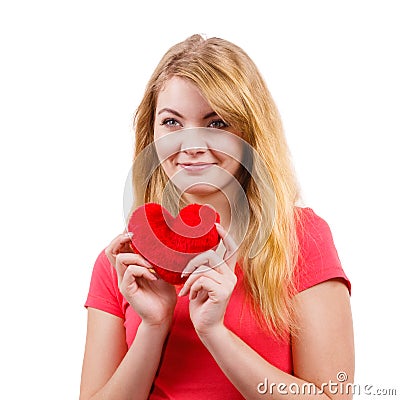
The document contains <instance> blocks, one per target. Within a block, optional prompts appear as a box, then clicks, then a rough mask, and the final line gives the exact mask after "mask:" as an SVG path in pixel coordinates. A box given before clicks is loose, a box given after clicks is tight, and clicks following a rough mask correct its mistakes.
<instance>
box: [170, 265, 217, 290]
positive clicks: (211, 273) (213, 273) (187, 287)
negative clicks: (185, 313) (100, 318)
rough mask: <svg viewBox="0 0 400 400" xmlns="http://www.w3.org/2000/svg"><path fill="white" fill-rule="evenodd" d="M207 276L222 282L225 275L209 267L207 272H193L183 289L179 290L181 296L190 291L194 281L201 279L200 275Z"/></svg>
mask: <svg viewBox="0 0 400 400" xmlns="http://www.w3.org/2000/svg"><path fill="white" fill-rule="evenodd" d="M196 272H197V271H196ZM203 276H206V277H207V278H209V279H212V280H213V281H215V282H216V283H218V284H222V282H223V279H224V276H223V275H222V274H220V273H219V272H217V271H215V270H213V269H210V268H209V267H208V270H207V272H205V273H203V274H201V275H199V274H191V275H190V276H189V278H188V279H187V280H186V282H185V284H184V285H183V287H182V289H181V291H180V292H179V294H178V295H179V296H180V297H182V296H185V295H186V294H187V293H189V291H190V288H191V286H192V285H193V283H194V282H195V281H196V280H198V279H200V277H203Z"/></svg>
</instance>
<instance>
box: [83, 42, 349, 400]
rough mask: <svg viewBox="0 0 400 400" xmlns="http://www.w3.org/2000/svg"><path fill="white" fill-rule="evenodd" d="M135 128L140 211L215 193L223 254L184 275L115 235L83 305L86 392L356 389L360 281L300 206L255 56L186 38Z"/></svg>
mask: <svg viewBox="0 0 400 400" xmlns="http://www.w3.org/2000/svg"><path fill="white" fill-rule="evenodd" d="M193 128H197V129H193ZM200 128H202V129H204V130H205V131H207V135H208V136H207V135H202V134H201V133H202V129H200ZM218 132H220V135H221V137H222V138H223V140H222V139H219V134H218ZM135 133H136V150H135V162H134V168H133V189H134V193H135V204H134V207H133V208H136V207H137V206H139V205H142V204H144V203H146V202H157V203H161V202H163V204H166V205H167V206H168V207H169V208H170V209H171V210H172V211H175V212H176V211H177V209H179V208H180V207H182V205H184V204H189V203H200V204H205V203H207V204H210V205H211V206H213V207H214V208H215V209H216V211H218V213H219V214H220V217H221V224H220V225H219V224H217V225H216V227H217V230H218V233H219V235H220V236H221V238H222V242H223V245H224V247H225V249H226V252H225V254H223V253H222V254H221V253H219V252H218V251H215V252H214V251H208V252H205V253H202V254H200V255H199V256H197V257H195V259H193V260H191V261H190V262H189V264H188V266H187V267H186V268H185V270H184V275H186V276H188V279H187V281H186V283H185V284H184V285H183V287H175V286H172V285H170V284H168V283H166V282H164V281H163V280H162V279H160V278H159V277H158V276H157V274H155V273H154V271H153V270H152V269H151V265H150V264H149V263H148V262H147V260H145V259H144V258H143V257H142V256H140V255H139V254H134V253H132V252H130V251H129V246H128V244H129V241H130V240H131V239H130V235H129V233H125V234H122V235H119V236H117V237H116V238H115V239H114V240H113V241H112V242H111V243H110V245H109V246H108V247H107V248H106V249H105V251H103V252H102V253H101V254H100V256H99V257H98V259H97V261H96V264H95V266H94V270H93V275H92V281H91V286H90V291H89V295H88V299H87V302H86V307H87V308H88V332H87V342H86V349H85V356H84V362H83V371H82V382H81V400H87V399H92V400H95V399H108V400H111V399H147V398H150V399H205V398H206V399H230V400H232V399H242V398H246V399H258V398H260V399H261V398H262V399H265V398H271V399H280V398H282V399H290V398H296V399H314V398H315V399H317V398H318V399H330V398H331V399H339V398H340V399H348V398H351V395H350V394H347V393H346V392H348V390H347V391H346V390H344V388H343V387H342V386H341V385H340V383H341V382H344V383H349V382H351V381H352V379H353V375H354V348H353V333H352V318H351V311H350V302H349V290H350V282H349V281H348V279H347V277H346V275H345V274H344V272H343V270H342V268H341V265H340V261H339V259H338V256H337V253H336V250H335V247H334V244H333V241H332V236H331V233H330V230H329V227H328V225H327V224H326V222H325V221H324V220H322V219H321V218H320V217H318V216H317V215H316V214H315V213H314V212H313V211H312V210H311V209H309V208H299V207H297V206H296V205H295V204H296V202H297V201H298V188H297V184H296V181H295V177H294V173H293V171H292V166H291V163H290V158H289V152H288V149H287V145H286V142H285V138H284V134H283V131H282V126H281V123H280V119H279V115H278V112H277V110H276V108H275V105H274V102H273V100H272V98H271V96H270V94H269V92H268V90H267V87H266V85H265V83H264V81H263V79H262V77H261V75H260V73H259V72H258V70H257V68H256V67H255V65H254V63H253V62H252V61H251V60H250V59H249V57H248V56H247V55H246V54H245V53H244V52H243V50H241V49H240V48H238V47H237V46H235V45H234V44H232V43H230V42H227V41H225V40H222V39H218V38H210V39H207V40H205V39H203V38H202V37H201V36H199V35H194V36H192V37H190V38H188V39H187V40H185V41H184V42H182V43H179V44H177V45H175V46H173V47H172V48H171V49H170V50H169V51H168V52H167V53H166V54H165V56H164V57H163V58H162V60H161V61H160V63H159V65H158V66H157V68H156V70H155V71H154V73H153V75H152V77H151V79H150V81H149V83H148V85H147V88H146V91H145V94H144V98H143V100H142V102H141V104H140V105H139V107H138V110H137V113H136V116H135ZM167 135H169V136H167ZM213 135H214V136H213ZM165 138H167V139H168V140H165ZM169 139H171V140H169ZM172 139H173V140H172ZM213 140H214V141H215V143H217V142H218V144H216V145H215V146H214V145H212V146H211V145H210V143H211V142H212V141H213ZM241 141H242V142H245V143H247V144H248V148H251V149H253V150H254V151H253V152H251V151H250V152H248V151H246V150H245V147H243V146H240V143H241ZM171 142H173V143H174V146H175V147H174V146H172V148H175V150H173V149H172V150H170V151H169V150H165V147H168V145H169V144H170V143H171ZM154 143H155V145H154V146H153V144H154ZM164 150H165V151H164ZM143 154H146V156H145V157H143ZM221 171H223V172H224V173H221ZM229 177H230V178H229ZM171 183H172V184H171ZM238 183H239V185H238ZM238 186H239V187H240V189H241V190H242V192H243V193H245V199H246V201H247V203H246V204H247V210H248V212H247V215H248V218H244V220H246V221H247V223H246V224H244V223H243V218H242V217H241V215H242V214H241V212H242V210H243V207H242V206H243V205H242V202H243V198H242V197H243V196H242V197H241V196H240V195H238V193H239V192H240V190H238V189H237V187H238ZM235 188H236V189H235ZM204 266H208V267H210V268H204ZM200 267H201V268H200ZM343 377H345V378H346V379H344V378H343ZM329 383H331V385H329ZM335 387H336V390H333V389H332V388H335Z"/></svg>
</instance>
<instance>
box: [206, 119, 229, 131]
mask: <svg viewBox="0 0 400 400" xmlns="http://www.w3.org/2000/svg"><path fill="white" fill-rule="evenodd" d="M208 126H209V127H210V128H216V129H221V128H227V127H228V124H226V123H225V122H224V121H222V119H218V120H216V121H211V122H210V124H209V125H208Z"/></svg>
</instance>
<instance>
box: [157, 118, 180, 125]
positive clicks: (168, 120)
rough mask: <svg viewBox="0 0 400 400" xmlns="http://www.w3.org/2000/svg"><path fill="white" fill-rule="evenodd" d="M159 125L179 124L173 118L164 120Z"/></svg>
mask: <svg viewBox="0 0 400 400" xmlns="http://www.w3.org/2000/svg"><path fill="white" fill-rule="evenodd" d="M161 125H166V126H179V125H180V124H179V122H178V121H177V120H176V119H175V118H166V119H164V120H163V121H162V122H161Z"/></svg>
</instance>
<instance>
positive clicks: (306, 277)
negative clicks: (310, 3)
mask: <svg viewBox="0 0 400 400" xmlns="http://www.w3.org/2000/svg"><path fill="white" fill-rule="evenodd" d="M302 222H303V229H302V230H301V233H300V234H299V243H300V257H299V262H298V265H297V268H296V273H295V282H296V286H297V289H298V291H299V292H301V291H303V290H305V289H307V288H310V287H311V286H314V285H317V284H318V283H321V282H324V281H326V280H329V279H333V278H341V279H342V280H343V282H344V283H345V284H346V285H347V287H348V289H349V291H350V288H351V287H350V281H349V280H348V278H347V277H346V275H345V273H344V271H343V269H342V267H341V264H340V261H339V258H338V255H337V252H336V249H335V246H334V243H333V239H332V234H331V231H330V229H329V226H328V224H327V223H326V222H325V221H324V220H323V219H322V218H320V217H318V216H317V215H316V214H315V213H314V212H313V211H312V210H311V209H310V208H304V209H302ZM299 232H300V231H299ZM235 272H236V274H237V277H238V281H237V284H236V287H235V289H234V291H233V293H232V296H231V299H230V301H229V304H228V307H227V310H226V314H225V325H226V326H227V327H228V328H229V329H230V330H231V331H232V332H234V333H235V334H236V335H237V336H239V337H240V338H241V339H242V340H243V341H244V342H246V343H247V344H248V345H249V346H250V347H252V348H253V349H254V350H255V351H256V352H257V353H258V354H260V355H261V356H262V357H263V358H264V359H265V360H267V361H268V362H269V363H271V364H273V365H274V366H276V367H278V368H280V369H281V370H282V371H285V372H287V373H293V365H292V353H291V345H290V340H288V341H287V342H285V341H280V340H277V339H275V338H274V337H273V335H271V333H270V332H268V331H265V329H262V328H261V327H260V326H259V324H258V323H257V322H256V321H255V320H254V317H253V316H252V313H251V307H250V305H249V304H248V303H247V302H246V301H245V292H244V286H243V274H242V271H241V269H240V267H238V265H237V266H236V270H235ZM188 302H189V300H188V296H185V297H183V298H181V297H178V302H177V305H176V308H175V314H174V321H173V325H172V327H171V331H170V334H169V336H168V338H167V341H166V344H165V348H164V353H163V356H162V359H161V362H160V366H159V370H158V373H157V376H156V377H155V380H154V385H153V390H152V392H151V394H150V397H149V398H150V399H151V400H159V399H185V400H191V399H193V400H194V399H207V400H213V399H218V400H221V399H229V400H235V399H243V397H242V396H241V395H240V393H239V392H238V391H237V390H236V389H235V387H234V386H233V385H232V384H231V383H230V381H229V380H228V378H227V377H226V376H225V375H224V373H223V372H222V371H221V369H220V368H219V367H218V365H217V363H216V362H215V361H214V359H213V358H212V356H211V355H210V353H209V352H208V350H207V349H206V348H205V347H204V346H203V344H202V343H201V341H200V339H199V338H198V336H197V334H196V332H195V330H194V328H193V325H192V322H191V320H190V317H189V305H188ZM85 306H86V307H93V308H97V309H100V310H103V311H105V312H108V313H111V314H114V315H116V316H118V317H120V318H122V319H123V320H124V326H125V328H126V342H127V344H128V346H130V345H131V344H132V342H133V340H134V338H135V334H136V331H137V328H138V326H139V324H140V322H141V320H140V317H139V316H138V315H137V314H136V313H135V311H134V310H133V309H132V307H131V306H129V304H128V303H127V301H126V300H125V299H124V297H123V296H122V294H121V293H120V291H119V289H118V280H117V274H116V272H115V270H114V268H113V267H112V266H111V264H110V263H109V262H108V259H107V257H106V255H105V253H104V251H103V252H102V253H101V254H100V255H99V257H98V259H97V261H96V263H95V265H94V269H93V274H92V279H91V283H90V289H89V294H88V298H87V301H86V303H85ZM194 360H195V362H194ZM238 368H240V365H239V366H238Z"/></svg>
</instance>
